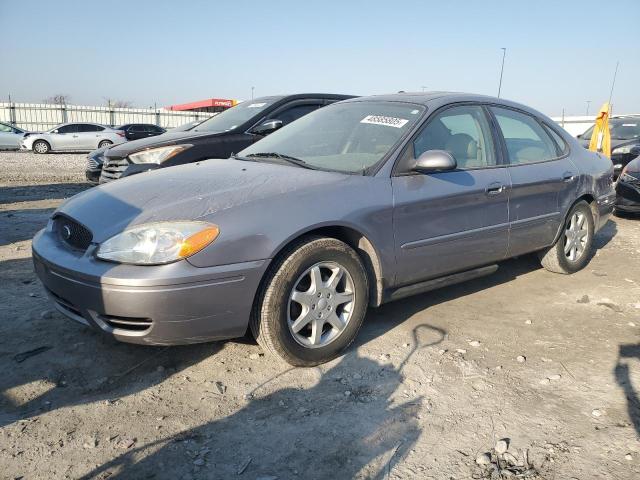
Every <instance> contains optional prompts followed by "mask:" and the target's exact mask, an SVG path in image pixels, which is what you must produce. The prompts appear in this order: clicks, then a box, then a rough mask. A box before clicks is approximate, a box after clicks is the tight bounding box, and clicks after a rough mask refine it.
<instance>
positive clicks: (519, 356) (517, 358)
mask: <svg viewBox="0 0 640 480" xmlns="http://www.w3.org/2000/svg"><path fill="white" fill-rule="evenodd" d="M516 360H517V361H518V362H520V363H524V362H526V361H527V357H525V356H524V355H518V356H517V357H516Z"/></svg>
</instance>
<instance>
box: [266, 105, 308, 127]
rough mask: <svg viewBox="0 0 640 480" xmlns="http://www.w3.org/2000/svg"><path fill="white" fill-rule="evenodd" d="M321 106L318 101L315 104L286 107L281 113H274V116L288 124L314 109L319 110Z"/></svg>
mask: <svg viewBox="0 0 640 480" xmlns="http://www.w3.org/2000/svg"><path fill="white" fill-rule="evenodd" d="M319 107H320V105H319V104H317V103H316V104H313V105H309V104H308V105H296V106H293V107H289V108H286V109H284V110H283V111H281V112H280V113H275V114H273V118H274V119H276V120H281V121H282V124H283V125H288V124H290V123H291V122H293V121H295V120H297V119H299V118H301V117H304V116H305V115H306V114H307V113H311V112H313V111H314V110H317V109H318V108H319Z"/></svg>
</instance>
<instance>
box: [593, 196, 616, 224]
mask: <svg viewBox="0 0 640 480" xmlns="http://www.w3.org/2000/svg"><path fill="white" fill-rule="evenodd" d="M615 201H616V194H615V192H611V193H608V194H606V195H603V196H601V197H598V199H597V200H596V205H597V208H598V219H597V222H596V225H595V230H596V232H597V231H598V230H600V229H601V228H602V227H604V226H605V225H606V223H607V222H608V221H609V218H611V215H612V214H613V207H614V204H615Z"/></svg>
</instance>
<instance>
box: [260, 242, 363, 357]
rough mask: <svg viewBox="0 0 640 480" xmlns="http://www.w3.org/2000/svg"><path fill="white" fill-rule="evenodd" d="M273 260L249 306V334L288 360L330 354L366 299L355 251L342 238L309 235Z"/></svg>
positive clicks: (351, 330)
mask: <svg viewBox="0 0 640 480" xmlns="http://www.w3.org/2000/svg"><path fill="white" fill-rule="evenodd" d="M275 262H276V263H275V264H274V265H273V266H272V268H271V269H270V274H269V276H268V277H267V279H266V281H265V283H264V285H263V288H262V290H261V291H260V292H259V294H258V299H257V302H256V305H255V307H254V312H253V315H252V319H251V331H252V333H253V335H254V337H255V338H256V340H257V341H258V343H259V344H260V346H262V347H263V348H264V349H265V350H267V351H268V352H270V353H272V354H274V355H276V356H278V357H280V358H281V359H283V360H284V361H286V362H287V363H289V364H291V365H295V366H304V367H309V366H313V365H318V364H320V363H324V362H327V361H329V360H331V359H333V358H335V357H336V356H338V355H339V354H340V353H341V352H342V351H343V350H345V349H346V348H347V347H348V346H349V345H350V344H351V342H352V341H353V339H354V338H355V336H356V334H357V333H358V330H359V329H360V326H361V325H362V321H363V319H364V316H365V313H366V310H367V305H368V303H369V290H368V282H367V277H366V273H365V270H364V267H363V265H362V262H361V261H360V257H358V254H357V253H356V252H355V251H354V250H353V249H352V248H351V247H349V246H348V245H347V244H345V243H344V242H341V241H339V240H336V239H334V238H324V237H311V238H307V239H303V240H301V241H299V242H297V243H295V244H294V245H292V246H291V247H290V248H288V249H287V251H286V252H285V253H283V255H281V256H280V258H279V259H278V260H276V261H275Z"/></svg>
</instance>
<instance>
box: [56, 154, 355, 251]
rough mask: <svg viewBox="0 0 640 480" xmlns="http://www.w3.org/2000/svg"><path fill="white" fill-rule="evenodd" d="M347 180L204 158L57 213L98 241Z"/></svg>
mask: <svg viewBox="0 0 640 480" xmlns="http://www.w3.org/2000/svg"><path fill="white" fill-rule="evenodd" d="M351 177H352V175H347V174H342V173H335V172H323V171H318V170H309V169H304V168H299V167H293V166H288V165H279V164H273V163H257V162H249V161H241V160H233V159H225V160H222V159H215V160H206V161H203V162H198V163H192V164H188V165H181V166H178V167H171V168H163V169H160V170H156V171H153V172H150V173H144V174H140V175H133V176H131V177H126V178H123V179H120V180H118V181H117V182H110V183H107V184H104V185H101V186H99V187H94V188H92V189H90V190H87V191H85V192H83V193H80V194H78V195H76V196H74V197H72V198H71V199H69V200H67V201H66V202H65V203H64V204H62V205H61V206H60V208H59V209H58V210H57V211H56V213H62V214H64V215H67V216H69V217H71V218H73V219H75V220H77V221H78V222H80V223H82V224H83V225H84V226H86V227H87V228H89V229H90V230H91V231H92V233H93V240H94V241H95V242H98V243H100V242H102V241H104V240H106V239H108V238H110V237H111V236H113V235H115V234H116V233H119V232H121V231H122V230H124V229H125V228H127V227H129V226H134V225H140V224H143V223H149V222H158V221H166V220H208V219H210V218H214V217H215V215H216V214H217V213H219V212H221V211H223V210H228V209H233V208H240V207H241V206H244V205H246V204H248V203H255V202H261V203H264V202H265V201H266V200H267V199H269V198H270V197H274V196H284V195H287V194H290V193H291V192H293V191H297V190H304V191H305V193H309V192H311V191H312V190H313V189H318V190H321V187H322V186H323V185H325V184H327V183H333V184H335V183H336V182H341V181H343V182H348V181H349V179H350V178H351ZM54 215H55V214H54ZM212 221H213V220H212Z"/></svg>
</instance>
